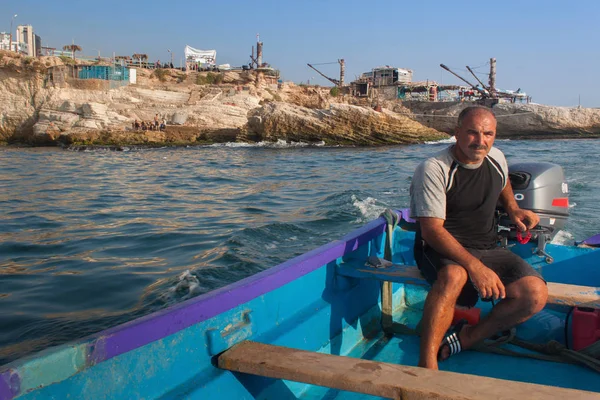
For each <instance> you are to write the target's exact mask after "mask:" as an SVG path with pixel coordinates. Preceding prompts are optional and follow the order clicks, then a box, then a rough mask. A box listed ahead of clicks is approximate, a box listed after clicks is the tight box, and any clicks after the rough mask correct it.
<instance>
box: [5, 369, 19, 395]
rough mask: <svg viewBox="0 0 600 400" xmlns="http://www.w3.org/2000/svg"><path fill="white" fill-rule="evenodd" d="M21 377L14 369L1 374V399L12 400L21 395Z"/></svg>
mask: <svg viewBox="0 0 600 400" xmlns="http://www.w3.org/2000/svg"><path fill="white" fill-rule="evenodd" d="M20 383H21V382H20V379H19V375H17V374H16V373H15V372H14V371H13V370H12V369H9V370H6V371H3V372H1V373H0V399H12V398H13V397H15V396H16V395H17V394H19V387H20Z"/></svg>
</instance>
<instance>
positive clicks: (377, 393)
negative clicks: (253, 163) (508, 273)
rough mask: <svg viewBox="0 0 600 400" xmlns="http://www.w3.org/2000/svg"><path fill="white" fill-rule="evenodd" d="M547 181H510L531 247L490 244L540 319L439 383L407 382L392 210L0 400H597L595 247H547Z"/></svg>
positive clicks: (403, 276) (401, 269) (19, 370)
mask: <svg viewBox="0 0 600 400" xmlns="http://www.w3.org/2000/svg"><path fill="white" fill-rule="evenodd" d="M556 167H557V166H555V165H553V164H548V165H546V164H544V165H540V164H532V165H529V164H526V165H520V166H517V168H516V169H517V170H516V171H515V168H513V167H512V166H511V181H513V180H514V184H513V186H514V187H515V196H519V198H520V197H521V196H522V197H523V198H521V201H529V202H530V203H529V207H530V208H532V209H537V210H536V211H537V212H538V213H539V214H540V216H541V223H540V227H539V230H538V231H536V232H534V236H533V237H532V238H531V239H532V240H530V241H529V242H528V243H521V242H525V240H523V238H517V236H518V235H517V234H516V233H515V231H514V230H513V229H511V227H510V224H507V225H508V226H505V227H504V229H503V230H500V232H501V233H502V232H504V233H503V234H502V237H501V241H500V242H501V244H502V245H506V246H509V247H510V248H511V249H512V250H513V251H515V252H517V253H518V254H520V255H521V256H522V257H523V258H524V259H526V261H528V262H529V263H530V264H531V265H533V266H534V267H535V268H536V269H538V270H539V271H541V272H542V274H543V276H544V277H545V279H546V280H547V281H548V289H549V299H548V304H547V305H546V307H545V309H544V310H543V311H541V312H540V313H539V314H537V315H536V316H534V317H533V318H531V319H530V320H529V321H527V322H525V323H523V324H521V325H519V326H517V327H516V328H515V329H513V330H512V331H511V332H510V334H509V335H508V336H501V337H499V338H497V339H496V340H493V341H488V342H486V343H484V344H483V345H482V346H481V347H480V348H478V349H477V350H472V351H464V352H461V353H459V354H456V355H453V356H452V357H450V358H449V359H448V360H446V361H444V362H441V363H440V370H439V371H433V370H429V369H424V368H418V367H416V365H417V361H418V349H419V337H418V323H419V320H420V318H421V314H422V309H423V303H424V300H425V297H426V295H427V291H428V285H427V283H426V282H425V281H424V279H423V278H422V277H421V275H420V273H419V271H418V269H417V267H415V262H414V257H413V250H412V248H413V242H414V235H415V233H414V223H415V221H414V220H412V219H411V218H410V212H409V210H406V209H404V210H388V211H386V213H384V215H383V216H382V217H380V218H378V219H376V220H374V221H372V222H369V223H367V224H366V225H365V226H363V227H361V228H359V229H357V230H355V231H353V232H351V233H349V234H347V235H346V236H344V237H342V238H341V239H339V240H335V241H333V242H331V243H329V244H326V245H324V246H322V247H319V248H317V249H314V250H312V251H309V252H307V253H305V254H303V255H300V256H298V257H296V258H293V259H291V260H288V261H286V262H284V263H282V264H280V265H278V266H275V267H273V268H271V269H268V270H265V271H263V272H261V273H259V274H256V275H253V276H250V277H248V278H246V279H243V280H241V281H238V282H236V283H233V284H231V285H228V286H226V287H222V288H220V289H217V290H215V291H212V292H209V293H206V294H204V295H201V296H198V297H196V298H192V299H189V300H187V301H185V302H182V303H180V304H177V305H174V306H172V307H169V308H167V309H164V310H161V311H158V312H156V313H153V314H151V315H148V316H145V317H142V318H139V319H136V320H133V321H130V322H128V323H125V324H122V325H119V326H116V327H114V328H111V329H108V330H105V331H102V332H99V333H97V334H94V335H92V336H90V337H87V338H84V339H81V340H78V341H75V342H72V343H69V344H65V345H61V346H57V347H54V348H50V349H46V350H44V351H42V352H40V353H38V354H35V355H32V356H29V357H26V358H23V359H20V360H17V361H14V362H12V363H10V364H8V365H6V366H4V367H0V399H3V400H4V399H13V398H20V399H66V398H70V399H74V398H90V399H99V398H110V399H137V398H144V399H155V398H158V399H178V398H186V399H298V398H302V399H363V398H369V399H372V398H394V399H417V398H418V399H424V398H436V399H477V398H485V399H499V398H502V399H508V398H527V399H534V398H544V399H554V398H560V399H563V398H569V399H588V398H600V379H599V376H598V372H599V371H600V369H599V368H600V367H598V364H599V363H600V361H599V360H598V358H597V357H598V356H599V354H598V353H597V347H598V345H599V344H600V342H598V341H596V340H597V339H598V336H599V335H600V333H599V332H600V313H599V311H598V310H599V309H600V288H599V286H600V267H599V265H598V264H599V263H598V261H599V260H600V252H599V251H598V247H597V246H599V245H600V235H596V236H594V237H592V238H590V239H588V240H586V241H583V242H581V243H576V244H575V243H573V244H569V245H563V244H554V243H551V242H549V240H550V238H552V237H554V235H556V233H557V232H558V231H559V230H560V228H561V227H562V226H563V225H562V224H563V223H564V221H565V220H566V218H567V214H568V208H566V207H565V200H564V198H565V197H567V196H568V195H567V194H566V192H568V189H567V188H566V184H565V183H564V177H562V175H561V174H562V169H560V167H558V169H557V168H556ZM559 169H560V171H559ZM557 171H558V172H557ZM559 172H560V173H559ZM548 181H549V183H548V184H545V183H544V182H546V183H547V182H548ZM557 199H558V200H557ZM566 205H567V206H568V200H567V204H566ZM498 212H499V214H498V215H499V221H500V222H499V224H500V226H504V225H501V224H503V223H504V222H503V220H502V213H501V210H499V211H498ZM517 239H520V240H517ZM476 307H477V310H479V312H481V314H482V315H484V314H485V313H487V312H489V310H490V309H491V307H492V305H491V304H490V303H484V302H481V301H480V302H479V303H478V304H477V306H476ZM594 335H596V336H594ZM568 342H570V343H568ZM576 345H577V346H579V347H580V349H574V347H576ZM594 348H595V349H596V350H595V351H596V353H595V354H594V353H593V351H594Z"/></svg>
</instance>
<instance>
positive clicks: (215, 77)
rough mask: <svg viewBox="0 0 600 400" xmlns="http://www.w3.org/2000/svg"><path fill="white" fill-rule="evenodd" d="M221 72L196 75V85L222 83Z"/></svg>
mask: <svg viewBox="0 0 600 400" xmlns="http://www.w3.org/2000/svg"><path fill="white" fill-rule="evenodd" d="M223 77H224V76H223V74H213V73H212V72H209V73H208V74H206V75H198V77H197V78H196V85H218V84H220V83H223Z"/></svg>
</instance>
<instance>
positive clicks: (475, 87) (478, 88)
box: [440, 64, 490, 99]
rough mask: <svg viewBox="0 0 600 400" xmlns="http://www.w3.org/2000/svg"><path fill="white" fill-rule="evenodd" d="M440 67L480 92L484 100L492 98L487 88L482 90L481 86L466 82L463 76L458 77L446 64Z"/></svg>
mask: <svg viewBox="0 0 600 400" xmlns="http://www.w3.org/2000/svg"><path fill="white" fill-rule="evenodd" d="M440 67H442V68H443V69H445V70H446V71H448V72H450V73H451V74H452V75H454V76H456V77H457V78H458V79H460V80H461V81H463V82H465V83H466V84H467V85H469V86H471V88H472V89H473V90H476V91H478V92H479V93H480V94H481V97H482V98H484V99H485V98H487V97H489V96H490V92H489V91H488V90H487V89H486V88H485V86H484V87H483V89H482V88H480V87H479V86H476V85H473V84H472V83H471V82H469V81H468V80H466V79H465V78H463V77H462V76H460V75H458V74H457V73H456V72H454V71H452V70H451V69H450V68H448V67H447V66H445V65H444V64H440Z"/></svg>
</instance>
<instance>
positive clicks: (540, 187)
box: [498, 162, 569, 251]
mask: <svg viewBox="0 0 600 400" xmlns="http://www.w3.org/2000/svg"><path fill="white" fill-rule="evenodd" d="M508 170H509V179H510V183H511V185H512V188H513V192H514V196H515V200H516V202H517V204H518V205H519V207H521V208H522V209H526V210H531V211H533V212H535V213H536V214H537V215H538V216H539V217H540V223H539V225H538V226H537V227H536V229H533V230H532V232H531V233H532V239H534V240H537V241H538V243H539V246H538V247H540V249H541V250H542V251H543V247H544V246H542V243H544V244H545V243H546V242H549V241H551V240H552V238H554V236H555V235H556V234H557V233H558V231H559V230H561V229H563V228H564V227H565V224H566V222H567V218H568V217H569V187H568V185H567V182H566V180H565V175H564V173H563V169H562V167H561V166H560V165H557V164H553V163H547V162H540V163H517V164H512V165H510V166H509V168H508ZM498 212H499V220H498V229H499V232H500V234H501V237H504V238H507V239H509V240H514V239H516V237H517V230H516V227H515V226H514V224H512V222H511V221H510V219H509V218H508V215H507V214H506V213H505V212H504V210H503V209H502V207H501V206H499V207H498ZM540 235H541V237H540Z"/></svg>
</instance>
